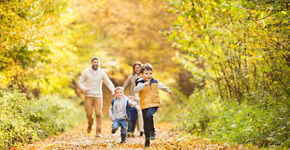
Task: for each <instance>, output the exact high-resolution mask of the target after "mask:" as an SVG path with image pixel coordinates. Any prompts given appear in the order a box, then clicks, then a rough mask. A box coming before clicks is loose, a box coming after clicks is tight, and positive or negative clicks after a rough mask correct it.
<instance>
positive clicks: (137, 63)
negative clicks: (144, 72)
mask: <svg viewBox="0 0 290 150" xmlns="http://www.w3.org/2000/svg"><path fill="white" fill-rule="evenodd" d="M135 66H140V67H142V64H141V63H140V62H136V63H135V64H134V65H133V74H135V73H136V72H135Z"/></svg>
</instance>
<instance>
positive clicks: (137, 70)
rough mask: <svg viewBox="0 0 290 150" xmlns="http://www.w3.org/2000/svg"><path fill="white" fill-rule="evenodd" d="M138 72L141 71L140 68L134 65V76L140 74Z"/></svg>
mask: <svg viewBox="0 0 290 150" xmlns="http://www.w3.org/2000/svg"><path fill="white" fill-rule="evenodd" d="M140 71H141V66H139V65H136V66H135V67H134V72H135V73H136V74H138V75H139V74H140Z"/></svg>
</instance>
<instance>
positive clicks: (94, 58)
mask: <svg viewBox="0 0 290 150" xmlns="http://www.w3.org/2000/svg"><path fill="white" fill-rule="evenodd" d="M94 60H100V58H99V57H92V59H91V62H93V61H94Z"/></svg>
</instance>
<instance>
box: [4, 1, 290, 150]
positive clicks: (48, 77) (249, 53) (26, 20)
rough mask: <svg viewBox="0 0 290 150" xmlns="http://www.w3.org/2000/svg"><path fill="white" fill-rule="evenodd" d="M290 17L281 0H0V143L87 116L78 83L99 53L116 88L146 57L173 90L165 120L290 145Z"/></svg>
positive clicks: (197, 130)
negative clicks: (289, 23)
mask: <svg viewBox="0 0 290 150" xmlns="http://www.w3.org/2000/svg"><path fill="white" fill-rule="evenodd" d="M288 20H289V2H288V1H284V0H275V1H266V0H265V1H249V0H233V1H228V0H167V1H164V0H146V1H145V0H26V1H21V0H0V104H1V105H0V122H1V124H0V148H7V147H10V146H11V145H17V144H20V143H30V142H34V141H37V140H39V139H42V138H45V137H48V136H50V135H54V134H57V133H60V132H63V131H65V130H67V129H69V128H72V127H74V126H75V125H76V124H78V123H80V122H81V121H83V120H85V119H86V118H85V111H84V108H83V105H81V104H82V99H81V98H83V94H82V93H81V91H80V90H79V87H78V86H77V82H78V79H79V76H80V74H81V72H82V71H83V70H84V69H85V68H87V67H88V66H89V65H90V58H91V57H92V56H98V57H100V58H101V68H102V69H104V70H105V72H106V73H107V74H108V76H109V77H110V79H111V80H112V81H113V83H114V84H115V86H118V85H119V86H121V85H122V84H123V83H124V81H125V80H126V78H127V77H128V76H129V75H130V74H131V73H132V67H131V66H132V64H134V63H135V62H136V61H140V62H142V63H151V64H152V65H153V67H154V76H155V78H157V79H158V80H160V81H161V82H163V83H164V84H165V85H167V86H168V87H170V88H171V89H172V90H173V93H174V94H173V96H168V95H167V94H166V93H163V92H161V98H162V102H161V103H162V106H161V107H160V109H159V110H158V113H157V116H156V117H155V118H156V119H157V121H159V122H162V121H165V122H168V121H170V122H175V123H176V129H177V130H182V131H186V132H188V133H189V134H191V135H192V136H201V137H205V138H209V139H211V140H213V141H224V142H231V143H240V144H252V145H258V146H269V145H277V146H280V147H288V146H289V139H288V136H289V126H290V125H289V123H290V122H289V77H290V68H289V65H290V55H289V49H288V48H289V46H288ZM108 93H109V92H108V89H106V88H104V95H105V97H104V105H105V107H104V113H107V109H108V106H109V105H110V103H109V101H110V99H111V97H110V94H108ZM177 106H178V107H177ZM105 118H106V116H105Z"/></svg>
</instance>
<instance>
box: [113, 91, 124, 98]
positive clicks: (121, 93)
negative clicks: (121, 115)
mask: <svg viewBox="0 0 290 150" xmlns="http://www.w3.org/2000/svg"><path fill="white" fill-rule="evenodd" d="M115 95H116V97H117V99H121V98H122V96H123V90H116V91H115Z"/></svg>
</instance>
